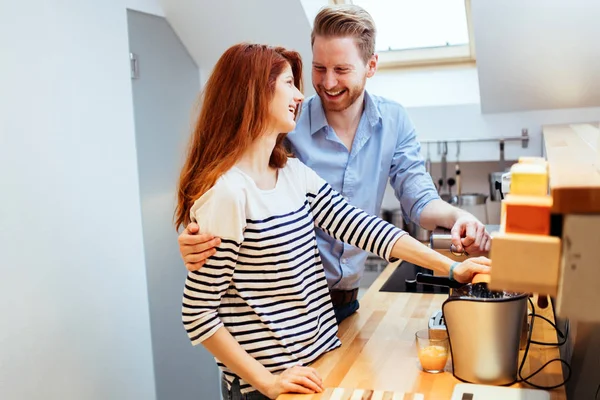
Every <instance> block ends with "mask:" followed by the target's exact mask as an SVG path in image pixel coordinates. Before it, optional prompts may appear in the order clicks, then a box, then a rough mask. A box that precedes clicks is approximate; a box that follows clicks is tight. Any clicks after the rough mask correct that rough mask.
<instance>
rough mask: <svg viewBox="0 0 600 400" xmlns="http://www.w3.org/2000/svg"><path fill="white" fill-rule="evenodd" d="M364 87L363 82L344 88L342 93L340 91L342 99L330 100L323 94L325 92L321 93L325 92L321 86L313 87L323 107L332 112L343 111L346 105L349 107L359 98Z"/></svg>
mask: <svg viewBox="0 0 600 400" xmlns="http://www.w3.org/2000/svg"><path fill="white" fill-rule="evenodd" d="M365 83H366V79H365ZM364 89H365V84H364V83H363V84H362V85H360V86H358V85H357V86H353V87H351V88H344V89H343V90H344V93H342V95H341V97H342V100H341V101H339V100H338V101H331V100H328V99H327V98H326V97H325V96H327V94H324V95H323V93H324V92H325V89H324V88H323V87H322V86H319V87H318V88H315V90H316V91H317V94H318V95H319V98H320V99H321V103H322V104H323V109H324V110H325V111H333V112H340V111H344V110H346V109H347V108H348V107H350V106H351V105H352V104H354V103H355V102H356V101H357V100H358V99H359V98H360V95H361V94H362V93H363V91H364Z"/></svg>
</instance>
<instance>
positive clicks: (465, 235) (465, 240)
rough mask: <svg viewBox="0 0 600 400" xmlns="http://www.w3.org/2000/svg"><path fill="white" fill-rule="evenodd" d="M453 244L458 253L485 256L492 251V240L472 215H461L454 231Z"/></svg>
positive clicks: (453, 228)
mask: <svg viewBox="0 0 600 400" xmlns="http://www.w3.org/2000/svg"><path fill="white" fill-rule="evenodd" d="M450 232H451V234H452V244H453V245H454V248H455V249H456V251H457V252H458V253H462V252H463V251H464V252H467V253H468V254H471V255H477V254H483V253H487V252H488V251H490V246H491V244H492V238H491V236H490V234H489V233H488V232H487V231H486V230H485V225H483V224H482V223H481V222H480V221H479V220H478V219H477V218H475V217H474V216H472V215H471V214H467V213H465V214H463V215H461V216H460V217H459V218H458V219H457V220H456V222H455V223H454V226H453V227H452V230H451V231H450Z"/></svg>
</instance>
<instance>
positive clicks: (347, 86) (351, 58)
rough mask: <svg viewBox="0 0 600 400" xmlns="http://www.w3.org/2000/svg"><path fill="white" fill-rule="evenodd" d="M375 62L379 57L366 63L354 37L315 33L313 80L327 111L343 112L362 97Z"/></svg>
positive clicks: (374, 57) (374, 67) (373, 70)
mask: <svg viewBox="0 0 600 400" xmlns="http://www.w3.org/2000/svg"><path fill="white" fill-rule="evenodd" d="M376 65H377V56H372V57H371V60H369V62H368V63H365V61H364V60H363V59H362V57H361V56H360V52H359V50H358V46H357V45H356V43H355V41H354V39H353V38H351V37H343V38H337V37H334V38H331V37H323V36H316V37H315V41H314V44H313V64H312V83H313V87H314V88H315V90H316V92H317V94H318V95H319V97H320V98H321V102H322V103H323V108H324V109H325V111H343V110H345V109H347V108H348V107H350V106H351V105H352V104H353V103H354V102H355V101H356V100H357V99H358V98H360V97H361V95H362V94H363V92H364V90H365V84H366V82H367V78H370V77H371V76H373V74H374V73H375V70H376Z"/></svg>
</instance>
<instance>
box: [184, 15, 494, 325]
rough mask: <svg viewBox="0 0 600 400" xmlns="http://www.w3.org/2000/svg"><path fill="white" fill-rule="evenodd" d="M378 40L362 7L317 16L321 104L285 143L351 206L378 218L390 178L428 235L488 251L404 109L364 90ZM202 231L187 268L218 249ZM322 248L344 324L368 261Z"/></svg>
mask: <svg viewBox="0 0 600 400" xmlns="http://www.w3.org/2000/svg"><path fill="white" fill-rule="evenodd" d="M375 35H376V31H375V24H374V22H373V19H372V18H371V16H370V15H369V14H368V13H367V12H366V11H365V10H364V9H362V8H360V7H358V6H352V5H344V6H328V7H325V8H323V9H321V11H320V12H319V13H318V15H317V16H316V17H315V21H314V25H313V31H312V35H311V42H312V50H313V64H312V83H313V86H314V88H315V90H316V92H317V96H313V97H311V98H310V99H308V100H307V101H305V103H304V104H303V107H302V112H301V114H300V117H299V120H298V122H297V125H296V129H295V130H294V131H293V132H291V133H290V134H289V135H288V136H287V139H288V140H289V144H290V145H291V148H292V150H293V152H294V154H295V155H296V156H297V157H298V158H299V159H300V160H301V161H302V162H304V163H305V164H306V165H308V166H309V167H311V168H312V169H314V170H315V171H316V172H317V173H318V174H319V175H320V176H321V177H322V178H324V179H325V180H326V181H327V182H328V183H329V184H330V185H331V186H332V187H333V188H334V189H335V190H337V191H338V192H339V193H341V194H342V195H343V196H344V197H345V198H346V199H347V200H348V201H349V202H350V203H351V204H352V205H354V206H357V207H359V208H361V209H363V210H365V211H367V212H369V213H371V214H375V215H377V214H378V213H379V210H380V208H381V202H382V199H383V194H384V191H385V187H386V185H387V181H388V177H389V180H390V183H391V185H392V187H393V188H394V191H395V194H396V197H397V198H398V200H399V201H400V203H401V206H402V210H403V213H404V216H405V218H408V219H410V220H412V221H414V222H416V223H418V224H419V225H421V226H422V227H424V228H427V229H433V228H435V227H436V226H442V227H446V228H448V229H451V231H452V242H453V244H454V246H455V247H456V250H457V251H459V252H460V251H463V250H465V251H466V252H468V253H470V254H472V253H480V252H487V251H488V250H489V248H490V237H489V234H488V233H487V232H486V231H485V227H484V225H483V224H482V223H481V222H479V221H478V220H477V219H476V218H475V217H474V216H472V215H471V214H469V213H466V212H464V211H462V210H459V209H457V208H455V207H453V206H451V205H449V204H448V203H446V202H444V201H442V200H441V199H440V198H439V196H438V194H437V191H436V189H435V186H434V185H433V182H432V181H431V176H430V175H429V174H428V173H427V172H426V171H425V168H424V162H423V159H422V157H421V156H420V145H419V143H418V142H417V140H416V134H415V128H414V126H413V124H412V122H411V121H410V119H409V118H408V115H407V114H406V111H405V110H404V108H402V107H401V106H400V105H399V104H397V103H395V102H392V101H389V100H386V99H384V98H381V97H377V96H373V95H371V94H369V93H368V92H366V91H365V84H366V80H367V78H370V77H372V76H373V75H374V74H375V71H376V69H377V61H378V56H377V54H375ZM224 218H226V217H225V216H224ZM200 229H201V227H200ZM196 232H198V226H197V225H195V224H190V225H189V226H188V227H187V228H186V230H185V231H184V232H183V233H182V234H181V235H180V236H179V245H180V251H181V254H182V256H183V259H184V261H185V264H186V267H187V268H188V269H189V270H197V269H199V268H201V266H202V264H203V263H204V260H205V259H206V258H208V257H209V256H211V255H212V254H213V253H214V250H212V248H213V247H214V246H216V245H218V243H219V240H218V238H212V236H210V235H207V234H200V235H197V234H195V233H196ZM317 241H318V246H319V251H320V253H321V258H322V260H323V267H324V269H325V273H326V276H327V281H328V285H329V288H330V291H331V298H332V302H333V305H334V310H335V312H336V317H337V319H338V321H341V320H343V319H344V318H346V317H347V316H349V315H350V314H352V313H353V312H355V311H356V310H357V309H358V306H359V304H358V301H357V299H356V298H357V293H358V285H359V281H360V278H361V276H362V274H363V272H364V263H365V260H366V258H367V253H365V252H364V251H362V250H359V249H357V248H356V247H353V246H349V245H346V244H344V243H342V242H340V241H337V240H335V239H333V238H331V237H330V236H328V235H327V234H325V233H324V232H322V231H320V230H317ZM423 248H424V249H423V254H420V255H421V256H423V257H424V258H421V259H420V260H421V261H424V262H422V263H421V265H430V264H428V261H431V262H432V263H433V260H434V259H436V254H432V253H435V252H433V251H432V250H430V249H428V248H427V247H426V246H423ZM484 262H485V263H486V264H487V265H489V261H488V260H485V261H484ZM448 268H449V267H448ZM485 270H486V268H483V267H482V271H485ZM450 271H451V270H450ZM488 271H489V269H488ZM450 273H451V272H450Z"/></svg>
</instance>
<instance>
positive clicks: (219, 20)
mask: <svg viewBox="0 0 600 400" xmlns="http://www.w3.org/2000/svg"><path fill="white" fill-rule="evenodd" d="M160 4H161V6H162V8H163V10H164V14H165V17H166V18H167V20H168V21H169V23H170V24H171V26H172V27H173V29H174V30H175V32H176V33H177V35H178V36H179V38H180V39H181V41H182V42H183V44H184V46H185V47H186V48H187V49H188V51H189V52H190V54H191V55H192V57H193V58H194V60H195V61H196V63H197V64H198V67H199V69H200V75H201V77H200V78H201V80H202V81H203V82H204V81H206V79H207V77H208V75H209V74H210V71H211V70H212V68H213V67H214V65H215V63H216V62H217V60H218V58H219V57H220V56H221V54H223V52H224V51H225V50H226V49H227V48H228V47H230V46H231V45H233V44H236V43H240V42H255V43H265V44H271V45H281V46H285V47H288V48H291V49H294V50H296V51H298V52H299V53H300V54H301V55H302V59H303V62H304V65H305V68H304V82H305V90H304V92H305V95H311V94H313V93H314V90H313V89H312V85H311V84H310V68H308V67H307V66H310V65H311V63H312V54H311V48H310V30H311V28H310V24H309V22H308V18H307V17H306V14H305V12H304V9H303V8H302V5H301V2H300V0H252V1H250V0H194V1H192V0H160Z"/></svg>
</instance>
